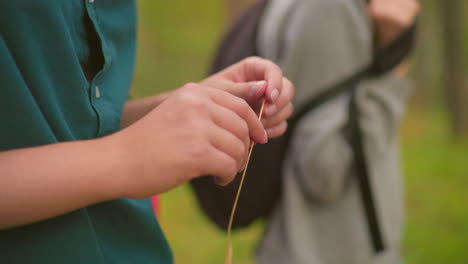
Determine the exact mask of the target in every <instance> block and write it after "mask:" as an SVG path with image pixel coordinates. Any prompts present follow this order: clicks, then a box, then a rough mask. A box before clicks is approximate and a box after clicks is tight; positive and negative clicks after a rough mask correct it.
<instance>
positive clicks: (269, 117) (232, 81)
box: [200, 57, 294, 138]
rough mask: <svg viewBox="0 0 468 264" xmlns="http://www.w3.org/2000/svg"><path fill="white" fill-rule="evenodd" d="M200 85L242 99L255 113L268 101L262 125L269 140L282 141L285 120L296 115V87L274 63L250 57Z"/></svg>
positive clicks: (285, 125)
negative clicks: (220, 90)
mask: <svg viewBox="0 0 468 264" xmlns="http://www.w3.org/2000/svg"><path fill="white" fill-rule="evenodd" d="M200 83H201V84H203V85H207V86H210V87H214V88H218V89H222V90H224V91H227V92H229V93H231V94H233V95H236V96H238V97H241V98H243V99H244V100H246V101H247V102H248V103H249V104H250V106H251V107H252V108H253V109H257V108H258V106H259V104H260V103H261V101H262V99H263V98H266V103H265V110H264V112H263V116H262V123H263V125H264V127H265V130H266V132H267V134H268V137H269V138H275V137H279V136H281V135H283V134H284V132H285V131H286V128H287V122H286V120H287V119H288V118H289V117H290V116H291V115H292V112H293V105H292V103H291V100H292V98H293V96H294V86H293V84H292V83H291V82H290V81H289V80H288V79H286V78H285V77H283V73H282V71H281V69H280V68H279V67H278V66H277V65H276V64H274V63H273V62H271V61H269V60H266V59H262V58H259V57H249V58H246V59H244V60H242V61H240V62H238V63H236V64H234V65H232V66H230V67H228V68H226V69H225V70H223V71H221V72H218V73H216V74H214V75H212V76H210V77H208V78H206V79H205V80H203V81H201V82H200Z"/></svg>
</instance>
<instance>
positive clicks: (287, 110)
mask: <svg viewBox="0 0 468 264" xmlns="http://www.w3.org/2000/svg"><path fill="white" fill-rule="evenodd" d="M293 109H294V108H293V104H292V103H289V104H287V105H286V106H285V107H284V108H283V109H282V110H281V111H280V112H278V113H277V114H275V115H274V116H271V117H268V118H262V124H263V126H264V127H265V129H269V128H272V127H275V126H277V125H279V124H280V123H282V122H283V121H285V120H287V119H288V118H289V117H291V115H292V113H293Z"/></svg>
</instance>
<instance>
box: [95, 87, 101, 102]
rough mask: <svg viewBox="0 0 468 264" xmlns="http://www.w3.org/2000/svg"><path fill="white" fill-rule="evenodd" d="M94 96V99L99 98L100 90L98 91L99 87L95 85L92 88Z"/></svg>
mask: <svg viewBox="0 0 468 264" xmlns="http://www.w3.org/2000/svg"><path fill="white" fill-rule="evenodd" d="M94 96H95V97H96V99H99V98H101V90H99V86H97V85H96V86H95V87H94Z"/></svg>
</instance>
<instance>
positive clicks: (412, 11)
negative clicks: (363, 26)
mask: <svg viewBox="0 0 468 264" xmlns="http://www.w3.org/2000/svg"><path fill="white" fill-rule="evenodd" d="M368 8H369V14H370V17H371V18H372V20H373V22H374V27H375V30H376V34H377V36H376V39H377V46H378V48H384V47H386V46H387V45H389V44H390V43H391V42H392V41H393V40H395V39H396V38H397V37H398V36H399V35H400V34H401V33H402V32H403V31H404V30H405V29H407V28H408V27H410V26H411V25H412V24H413V23H414V20H415V19H416V16H417V15H418V14H419V12H420V9H421V6H420V4H419V1H418V0H371V2H370V3H369V7H368Z"/></svg>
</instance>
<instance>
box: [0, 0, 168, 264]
mask: <svg viewBox="0 0 468 264" xmlns="http://www.w3.org/2000/svg"><path fill="white" fill-rule="evenodd" d="M0 33H1V35H0V122H1V123H0V126H1V129H0V150H1V151H3V150H10V149H16V148H22V147H31V146H39V145H45V144H52V143H56V142H63V141H74V140H83V139H90V138H97V137H102V136H105V135H108V134H110V133H114V132H116V131H118V130H119V126H120V117H121V113H122V108H123V105H124V102H125V100H126V98H127V97H128V90H129V87H130V85H131V80H132V75H133V68H134V59H135V46H136V44H135V42H136V40H135V39H136V6H135V1H133V0H11V1H0ZM102 155H106V153H105V150H102ZM0 177H1V174H0ZM64 177H66V175H64ZM37 188H41V186H37ZM23 195H26V196H27V195H28V194H27V193H24V194H23ZM44 206H47V205H44ZM172 262H173V261H172V255H171V252H170V249H169V246H168V244H167V242H166V240H165V238H164V235H163V233H162V231H161V229H160V227H159V225H158V223H157V221H156V220H155V217H154V214H153V211H152V207H151V204H150V201H149V200H131V199H119V200H114V201H109V202H103V203H99V204H95V205H91V206H88V207H86V208H82V209H79V210H76V211H74V212H70V213H68V214H65V215H62V216H59V217H55V218H52V219H49V220H46V221H42V222H38V223H35V224H31V225H27V226H22V227H17V228H13V229H8V230H3V231H0V263H2V264H9V263H47V264H51V263H67V264H73V263H76V264H78V263H79V264H84V263H93V264H95V263H97V264H101V263H117V264H118V263H126V264H127V263H143V264H144V263H172Z"/></svg>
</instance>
